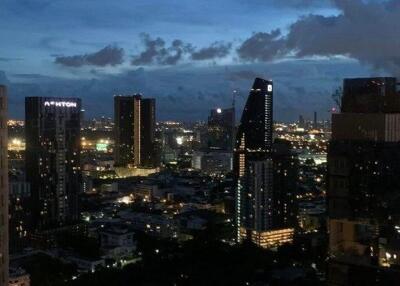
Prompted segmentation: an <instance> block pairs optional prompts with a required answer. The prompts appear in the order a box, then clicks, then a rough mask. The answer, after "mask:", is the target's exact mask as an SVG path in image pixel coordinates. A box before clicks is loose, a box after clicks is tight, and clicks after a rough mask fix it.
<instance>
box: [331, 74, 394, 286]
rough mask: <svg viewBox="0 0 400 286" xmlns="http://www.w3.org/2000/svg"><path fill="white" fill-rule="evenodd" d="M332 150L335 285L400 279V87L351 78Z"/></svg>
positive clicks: (336, 121)
mask: <svg viewBox="0 0 400 286" xmlns="http://www.w3.org/2000/svg"><path fill="white" fill-rule="evenodd" d="M341 103H342V104H341V112H340V113H338V114H333V115H332V139H331V142H330V145H329V151H328V193H327V194H328V215H329V223H328V225H329V231H330V232H329V252H330V258H331V259H330V263H329V272H328V280H329V285H378V284H379V285H398V283H399V281H400V271H399V266H400V209H399V205H400V179H399V174H400V143H399V142H400V94H399V92H398V91H397V82H396V79H395V78H358V79H345V80H344V88H343V96H342V102H341Z"/></svg>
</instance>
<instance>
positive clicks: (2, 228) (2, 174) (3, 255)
mask: <svg viewBox="0 0 400 286" xmlns="http://www.w3.org/2000/svg"><path fill="white" fill-rule="evenodd" d="M0 213H1V216H0V286H6V285H8V159H7V89H6V87H5V86H4V85H0Z"/></svg>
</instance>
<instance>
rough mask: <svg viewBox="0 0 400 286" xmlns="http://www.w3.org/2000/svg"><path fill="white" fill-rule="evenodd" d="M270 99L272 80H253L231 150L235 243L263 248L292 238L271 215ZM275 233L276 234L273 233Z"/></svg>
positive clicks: (271, 113)
mask: <svg viewBox="0 0 400 286" xmlns="http://www.w3.org/2000/svg"><path fill="white" fill-rule="evenodd" d="M272 100H273V83H272V81H268V80H264V79H260V78H256V79H255V81H254V84H253V87H252V89H251V91H250V94H249V97H248V99H247V102H246V105H245V108H244V111H243V114H242V118H241V121H240V125H239V128H238V132H237V136H236V144H235V150H234V172H235V177H236V183H237V192H236V224H237V238H238V241H242V240H245V239H250V240H252V241H253V242H254V243H256V244H258V245H259V246H261V247H266V248H270V247H272V246H277V245H279V244H281V243H282V244H283V243H287V242H289V241H291V240H292V237H293V229H290V228H288V229H286V230H285V229H284V228H282V227H281V225H278V224H277V223H276V222H277V217H276V214H275V212H274V208H275V206H276V202H277V197H275V194H274V192H275V191H274V162H273V154H272V153H273V108H272V104H273V101H272ZM278 230H279V233H274V231H278ZM277 237H279V238H277ZM276 238H277V239H276Z"/></svg>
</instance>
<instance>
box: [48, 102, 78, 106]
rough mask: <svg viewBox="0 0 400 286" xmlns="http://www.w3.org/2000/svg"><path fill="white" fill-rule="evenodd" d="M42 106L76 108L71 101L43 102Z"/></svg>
mask: <svg viewBox="0 0 400 286" xmlns="http://www.w3.org/2000/svg"><path fill="white" fill-rule="evenodd" d="M44 106H55V107H77V103H76V102H73V101H45V102H44Z"/></svg>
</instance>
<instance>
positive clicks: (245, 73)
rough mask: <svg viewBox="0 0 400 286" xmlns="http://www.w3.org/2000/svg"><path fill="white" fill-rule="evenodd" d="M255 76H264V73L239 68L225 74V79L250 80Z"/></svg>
mask: <svg viewBox="0 0 400 286" xmlns="http://www.w3.org/2000/svg"><path fill="white" fill-rule="evenodd" d="M256 77H264V75H263V74H262V73H257V72H255V71H252V70H240V71H235V72H230V73H228V74H227V79H228V80H230V81H240V80H252V79H254V78H256Z"/></svg>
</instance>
